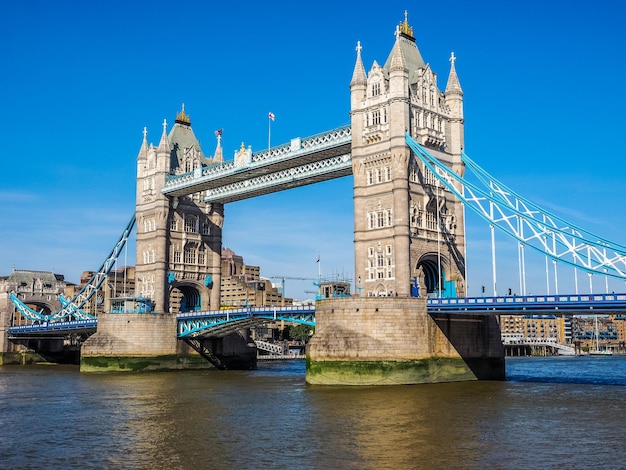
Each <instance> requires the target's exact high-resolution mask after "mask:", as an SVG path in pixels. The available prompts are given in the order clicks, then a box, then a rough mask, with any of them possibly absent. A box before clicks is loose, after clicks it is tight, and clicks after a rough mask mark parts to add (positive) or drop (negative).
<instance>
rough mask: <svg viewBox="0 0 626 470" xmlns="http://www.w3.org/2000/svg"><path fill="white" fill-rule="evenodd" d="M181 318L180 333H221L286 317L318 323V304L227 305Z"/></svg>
mask: <svg viewBox="0 0 626 470" xmlns="http://www.w3.org/2000/svg"><path fill="white" fill-rule="evenodd" d="M176 319H177V320H178V337H179V338H184V337H188V336H198V335H201V334H202V335H204V334H219V333H222V332H230V331H233V330H236V329H240V328H245V327H247V326H250V325H251V324H254V323H262V322H267V321H286V322H290V323H298V324H300V325H308V326H315V306H314V305H311V306H302V307H253V308H238V309H227V310H219V311H212V312H202V313H181V314H178V315H176Z"/></svg>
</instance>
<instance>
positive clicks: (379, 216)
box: [376, 211, 385, 228]
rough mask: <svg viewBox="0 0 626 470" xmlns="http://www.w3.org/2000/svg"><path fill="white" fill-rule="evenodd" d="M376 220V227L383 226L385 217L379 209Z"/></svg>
mask: <svg viewBox="0 0 626 470" xmlns="http://www.w3.org/2000/svg"><path fill="white" fill-rule="evenodd" d="M376 216H377V222H378V225H377V226H378V227H379V228H380V227H384V225H385V217H384V216H383V211H379V212H378V213H377V214H376Z"/></svg>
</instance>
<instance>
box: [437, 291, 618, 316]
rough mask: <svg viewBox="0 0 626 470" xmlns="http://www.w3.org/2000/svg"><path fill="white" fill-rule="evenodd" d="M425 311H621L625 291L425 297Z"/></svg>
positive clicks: (503, 312) (569, 312) (572, 312)
mask: <svg viewBox="0 0 626 470" xmlns="http://www.w3.org/2000/svg"><path fill="white" fill-rule="evenodd" d="M428 311H429V312H431V313H434V312H443V311H445V312H448V313H451V312H455V313H490V314H507V313H509V314H516V315H519V314H524V313H526V312H529V313H539V312H542V313H543V312H549V313H553V314H554V313H568V314H575V313H580V314H590V313H609V312H614V313H623V312H625V311H626V294H566V295H526V296H506V297H458V298H446V299H434V298H431V299H428Z"/></svg>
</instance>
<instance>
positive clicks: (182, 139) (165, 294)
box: [136, 106, 224, 313]
mask: <svg viewBox="0 0 626 470" xmlns="http://www.w3.org/2000/svg"><path fill="white" fill-rule="evenodd" d="M146 135H147V132H146V131H145V130H144V140H143V143H142V145H141V149H140V151H139V155H138V157H137V199H136V214H137V253H136V256H137V260H136V289H137V293H138V294H141V295H143V296H146V297H148V298H150V299H152V300H153V301H154V308H155V311H157V312H162V313H168V312H170V313H178V312H179V311H184V310H201V309H202V310H208V309H209V308H214V309H217V308H219V294H220V292H219V290H220V281H221V247H222V224H223V218H224V208H223V205H222V204H207V203H205V202H204V201H203V197H202V194H201V193H197V194H192V195H189V196H183V197H180V198H179V197H169V196H165V195H164V194H162V192H161V190H162V189H163V187H164V186H165V181H166V179H167V177H168V176H169V175H174V174H184V173H192V172H201V171H202V168H203V167H205V166H207V165H209V164H212V163H213V159H211V158H206V157H205V156H204V154H203V153H202V150H201V148H200V144H199V142H198V140H197V139H196V137H195V135H194V133H193V130H192V128H191V121H190V119H189V116H188V115H187V114H186V113H185V109H184V106H183V109H182V111H181V112H180V113H178V114H177V116H176V121H175V123H174V126H173V127H172V129H171V131H170V133H169V135H168V134H167V123H166V122H165V121H164V122H163V133H162V135H161V140H160V142H159V145H158V147H155V146H154V145H150V146H149V145H148V143H147V137H146ZM221 154H222V151H221V145H220V141H219V138H218V146H217V149H216V158H221Z"/></svg>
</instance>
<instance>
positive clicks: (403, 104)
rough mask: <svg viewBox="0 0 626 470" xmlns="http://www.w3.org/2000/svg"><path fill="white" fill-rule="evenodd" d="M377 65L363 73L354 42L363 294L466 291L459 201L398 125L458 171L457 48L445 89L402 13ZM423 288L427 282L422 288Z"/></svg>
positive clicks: (357, 230)
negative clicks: (418, 288) (416, 285)
mask: <svg viewBox="0 0 626 470" xmlns="http://www.w3.org/2000/svg"><path fill="white" fill-rule="evenodd" d="M395 36H396V40H395V44H394V46H393V48H392V50H391V53H390V54H389V57H388V58H387V61H386V62H385V64H384V65H383V66H380V65H379V64H378V63H377V62H376V61H375V62H374V64H373V65H372V68H371V70H370V72H369V74H366V72H365V68H364V66H363V61H362V58H361V46H360V44H359V45H358V46H357V59H356V65H355V67H354V73H353V76H352V81H351V83H350V91H351V93H350V95H351V120H352V162H353V174H354V218H355V221H354V240H355V268H356V270H355V273H356V278H357V289H358V290H359V292H360V295H362V296H366V297H371V296H402V297H404V296H411V295H415V294H416V292H415V289H414V281H415V280H419V283H420V284H421V285H422V289H424V288H425V289H426V291H427V293H428V295H434V296H442V297H457V296H464V295H465V293H466V289H465V233H464V209H463V205H462V204H461V203H460V202H459V201H458V200H457V199H456V198H455V197H454V196H453V195H452V194H451V193H450V192H449V191H447V190H446V189H445V188H444V187H443V186H442V185H440V184H439V183H438V181H437V180H436V178H435V177H434V176H433V175H432V173H431V172H430V171H429V170H428V169H427V168H425V167H424V165H423V164H421V162H420V161H419V160H418V159H416V157H415V156H414V155H413V154H412V152H411V150H410V149H409V147H408V146H407V144H406V141H405V132H409V133H410V135H411V136H412V137H413V138H414V139H415V140H416V141H417V142H419V143H420V144H421V145H422V146H424V147H426V148H427V150H428V151H429V152H431V153H432V154H434V156H436V157H437V158H439V159H440V160H441V161H443V162H445V163H446V164H447V165H449V166H450V167H452V168H453V169H454V170H455V171H456V172H457V173H459V174H461V175H462V174H463V172H464V164H463V163H462V161H461V152H462V149H463V125H464V124H463V91H462V90H461V86H460V83H459V80H458V77H457V74H456V70H455V66H454V60H455V58H454V54H452V56H451V58H450V62H451V68H450V73H449V77H448V82H447V86H446V89H445V91H444V92H441V91H439V89H438V87H437V75H436V74H435V72H434V71H432V70H431V68H430V65H428V64H426V63H425V62H424V60H423V59H422V56H421V54H420V51H419V49H418V48H417V45H416V43H415V37H414V35H413V28H411V27H410V26H409V23H408V19H407V15H406V13H405V19H404V21H403V22H401V23H400V25H399V26H398V27H397V28H396V33H395ZM420 294H421V295H422V296H424V295H425V293H424V292H420Z"/></svg>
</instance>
